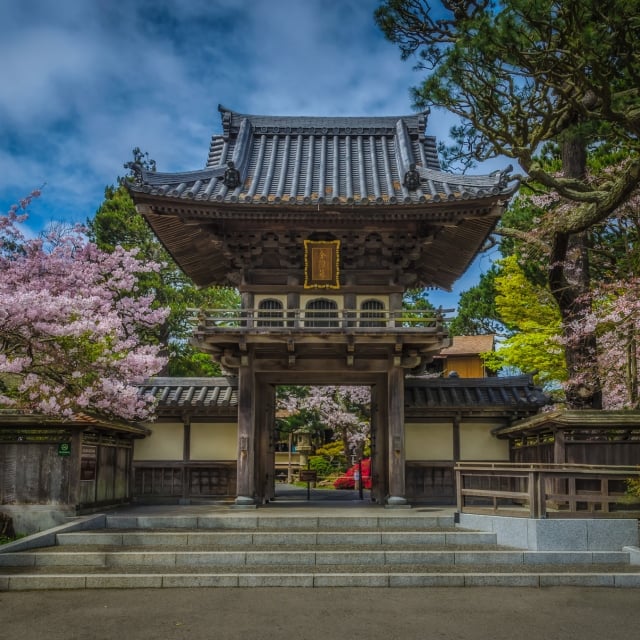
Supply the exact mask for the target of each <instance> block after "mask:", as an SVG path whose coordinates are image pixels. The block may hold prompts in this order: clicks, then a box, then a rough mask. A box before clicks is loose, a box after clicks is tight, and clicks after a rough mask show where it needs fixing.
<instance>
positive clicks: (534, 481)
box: [528, 471, 541, 518]
mask: <svg viewBox="0 0 640 640" xmlns="http://www.w3.org/2000/svg"><path fill="white" fill-rule="evenodd" d="M528 477H529V487H528V489H529V517H530V518H539V517H540V486H539V485H540V477H541V474H540V473H539V472H537V471H529V476H528Z"/></svg>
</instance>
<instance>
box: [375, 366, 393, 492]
mask: <svg viewBox="0 0 640 640" xmlns="http://www.w3.org/2000/svg"><path fill="white" fill-rule="evenodd" d="M388 422H389V418H388V412H387V381H386V379H385V378H383V379H381V380H379V381H378V382H377V383H376V384H374V385H373V386H372V387H371V498H372V500H373V501H374V502H376V503H377V504H384V501H385V498H386V496H387V495H388V482H387V476H388V473H387V469H388V466H387V456H388V454H387V451H388V448H387V439H388V435H387V429H386V426H387V423H388Z"/></svg>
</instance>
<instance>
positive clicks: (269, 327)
mask: <svg viewBox="0 0 640 640" xmlns="http://www.w3.org/2000/svg"><path fill="white" fill-rule="evenodd" d="M450 311H451V310H450V309H438V310H436V311H434V310H416V311H413V310H412V311H409V310H399V311H386V310H383V309H380V310H359V309H321V310H316V309H282V310H280V309H203V310H196V311H194V317H193V322H194V324H195V325H197V327H198V329H199V330H204V331H206V330H214V331H225V330H227V331H237V330H238V329H241V330H245V329H249V330H256V331H262V330H264V331H268V332H272V331H275V332H277V331H291V330H292V329H302V330H313V331H315V330H321V331H331V330H344V329H355V330H359V331H367V332H369V331H371V332H377V331H381V332H385V331H388V330H389V329H392V330H393V331H416V330H420V331H425V330H427V331H431V332H437V331H442V330H443V324H444V319H445V318H444V314H445V313H449V312H450Z"/></svg>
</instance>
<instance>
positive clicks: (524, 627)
mask: <svg viewBox="0 0 640 640" xmlns="http://www.w3.org/2000/svg"><path fill="white" fill-rule="evenodd" d="M639 625H640V608H639V607H638V591H637V590H635V589H628V590H627V589H602V588H599V589H590V588H577V587H553V588H548V589H528V588H519V589H502V588H491V587H481V588H473V589H464V590H460V589H447V588H444V589H442V588H430V589H412V588H407V589H398V590H389V589H366V588H359V589H349V588H327V589H291V588H279V589H273V588H272V589H255V588H254V589H170V590H167V591H164V590H162V589H139V590H135V591H131V590H116V589H112V590H93V591H92V590H88V591H37V592H34V591H32V592H6V593H3V592H0V629H2V637H3V638H20V640H40V639H41V638H47V640H76V639H77V640H111V639H116V638H117V639H121V638H131V639H134V640H147V639H149V640H173V639H183V638H184V639H186V638H188V639H189V640H200V639H203V640H204V639H206V640H211V639H221V640H236V639H242V640H275V639H278V640H284V639H285V638H296V640H327V639H328V638H332V639H340V640H342V639H344V640H347V639H348V640H360V639H362V640H365V639H366V640H414V639H415V640H424V639H425V638H428V639H429V640H442V639H455V640H485V639H486V640H489V639H490V640H513V639H514V638H518V637H520V636H524V637H527V638H541V639H544V640H603V639H606V640H618V639H623V638H624V639H631V638H637V637H638V628H639Z"/></svg>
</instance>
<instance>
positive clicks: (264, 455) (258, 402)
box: [255, 379, 275, 503]
mask: <svg viewBox="0 0 640 640" xmlns="http://www.w3.org/2000/svg"><path fill="white" fill-rule="evenodd" d="M255 406H256V418H257V420H256V430H257V431H256V440H257V443H258V450H257V454H256V457H257V459H256V491H257V496H258V500H259V502H262V503H265V502H269V501H270V500H272V499H273V497H274V494H275V450H274V433H273V430H274V426H275V424H274V423H275V387H274V386H273V385H270V384H264V383H263V382H260V381H259V379H256V394H255Z"/></svg>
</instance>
